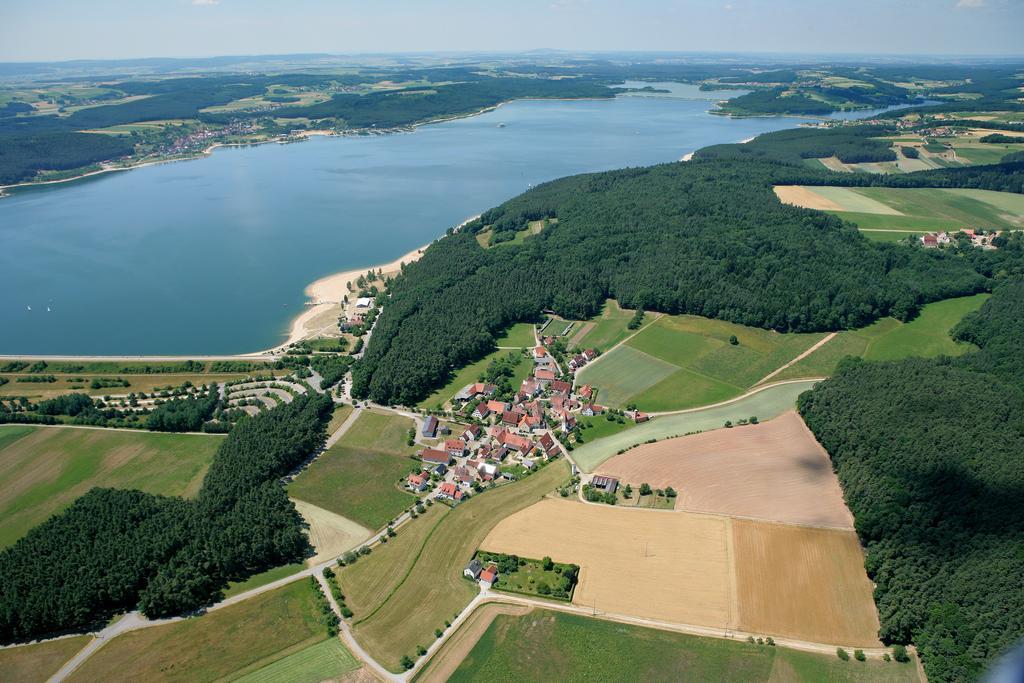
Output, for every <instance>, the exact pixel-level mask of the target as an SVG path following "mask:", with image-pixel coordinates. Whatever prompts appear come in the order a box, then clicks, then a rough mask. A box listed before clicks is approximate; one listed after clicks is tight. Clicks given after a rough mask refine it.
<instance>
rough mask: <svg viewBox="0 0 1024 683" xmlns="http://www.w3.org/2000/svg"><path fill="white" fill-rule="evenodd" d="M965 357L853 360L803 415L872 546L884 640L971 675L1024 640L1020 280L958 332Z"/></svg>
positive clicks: (937, 670)
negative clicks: (967, 349)
mask: <svg viewBox="0 0 1024 683" xmlns="http://www.w3.org/2000/svg"><path fill="white" fill-rule="evenodd" d="M953 334H954V336H955V337H956V338H958V339H960V340H964V341H971V342H973V343H975V344H977V345H978V346H979V347H980V350H979V351H977V352H974V353H969V354H967V355H965V356H962V357H960V358H957V359H950V358H938V359H929V360H923V359H911V360H905V361H898V362H890V363H866V362H859V361H853V360H848V361H845V362H844V363H842V364H841V368H840V371H839V372H838V373H837V374H836V375H835V376H834V377H833V378H831V379H828V380H826V381H824V382H822V383H821V384H819V385H817V386H816V387H815V388H814V389H813V390H812V391H810V392H807V393H805V394H803V395H802V396H801V397H800V400H799V409H800V413H801V415H803V417H804V420H805V421H806V422H807V425H808V426H809V427H810V428H811V430H812V431H813V432H814V434H815V437H816V438H817V439H818V440H819V441H820V442H821V444H822V445H823V446H824V447H825V449H826V450H827V451H828V453H829V455H830V456H831V458H832V463H833V467H834V468H835V470H836V473H837V474H838V476H839V481H840V483H841V484H842V487H843V492H844V497H845V499H846V503H847V505H849V507H850V510H851V511H852V512H853V514H854V517H855V520H856V528H857V533H858V535H859V536H860V539H861V542H862V543H863V544H864V546H865V548H866V551H867V560H866V568H867V571H868V575H869V576H870V577H871V579H872V581H874V582H875V584H876V585H877V587H876V589H875V600H876V602H877V604H878V611H879V617H880V620H881V636H882V639H883V640H885V641H886V642H896V643H911V642H913V643H914V644H916V646H917V648H918V650H919V652H920V653H921V658H922V660H923V662H924V667H925V671H926V673H927V675H928V678H929V680H931V681H938V682H945V681H973V680H977V679H978V678H979V677H980V676H981V674H982V672H983V671H984V670H985V668H986V666H987V665H988V664H989V663H990V662H991V661H992V660H993V658H995V657H996V656H998V655H999V654H1001V653H1002V652H1003V651H1004V650H1006V649H1007V648H1008V647H1010V646H1011V645H1012V644H1013V643H1014V642H1015V641H1016V640H1017V639H1019V638H1021V637H1022V636H1024V590H1021V587H1022V585H1024V505H1021V501H1022V500H1024V392H1022V390H1021V387H1022V386H1024V361H1022V360H1021V355H1020V353H1019V347H1020V341H1021V339H1024V281H1021V280H1011V281H1009V282H1005V283H1004V284H1001V285H1000V286H999V287H997V288H996V289H995V290H994V292H993V295H992V298H991V299H989V300H988V301H987V302H986V303H985V304H984V305H983V306H982V307H981V309H980V310H979V311H977V312H976V313H973V314H971V315H969V316H967V317H966V318H965V319H964V320H963V321H962V322H961V323H960V324H959V325H958V326H957V327H956V328H955V330H954V333H953Z"/></svg>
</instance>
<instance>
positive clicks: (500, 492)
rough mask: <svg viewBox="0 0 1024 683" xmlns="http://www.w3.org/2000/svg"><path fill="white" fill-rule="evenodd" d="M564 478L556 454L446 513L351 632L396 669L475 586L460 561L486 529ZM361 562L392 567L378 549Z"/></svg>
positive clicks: (384, 568)
mask: <svg viewBox="0 0 1024 683" xmlns="http://www.w3.org/2000/svg"><path fill="white" fill-rule="evenodd" d="M568 478H569V467H568V465H567V464H566V463H565V461H563V460H558V461H555V462H553V463H551V464H550V465H548V466H546V467H544V468H542V469H540V470H539V471H538V472H536V473H535V474H532V475H530V476H529V477H526V478H525V479H522V480H520V481H518V482H516V483H514V484H510V485H507V486H502V487H499V488H497V489H495V490H493V491H487V492H485V493H482V494H479V495H476V496H474V497H472V498H471V499H470V500H468V501H466V502H463V503H461V504H460V505H458V506H457V507H456V508H455V509H454V510H452V511H451V512H449V513H447V514H445V515H444V516H443V517H442V518H441V519H440V520H439V521H438V522H437V524H436V526H435V528H434V529H433V530H432V531H431V532H430V535H429V537H428V538H427V539H426V540H425V542H424V544H423V545H422V548H421V550H420V551H419V552H418V554H417V555H416V556H415V557H414V559H413V564H412V566H411V567H410V569H409V570H408V572H407V573H406V574H405V575H404V576H402V577H401V580H400V582H399V583H398V584H397V586H396V587H395V588H394V589H393V590H392V591H391V592H389V593H388V594H387V597H386V598H385V600H384V602H383V603H382V604H381V605H379V606H377V607H375V608H374V611H373V612H372V613H371V615H369V616H367V617H364V618H363V619H362V620H357V621H356V623H355V626H354V633H355V636H356V638H358V640H359V643H360V644H361V645H362V646H363V647H364V648H366V650H367V652H369V653H370V655H371V656H373V657H374V658H375V659H377V661H379V662H381V664H383V665H384V666H386V667H388V668H390V669H391V670H393V671H398V670H399V669H400V664H399V661H400V659H401V657H402V656H403V655H409V656H413V655H414V654H415V649H416V646H417V645H423V646H424V647H425V646H427V645H429V644H430V643H431V642H432V639H433V638H434V629H436V628H439V627H443V625H444V621H445V619H449V620H450V619H452V618H453V616H454V615H455V614H456V613H457V612H458V611H460V610H462V609H463V608H464V607H465V606H466V604H467V603H469V601H470V600H471V599H472V598H473V595H474V594H475V593H476V592H477V588H476V586H475V585H473V584H472V583H470V582H469V581H467V580H466V579H465V578H463V576H462V567H463V565H465V563H466V562H468V561H469V559H470V558H471V557H472V556H473V553H474V552H475V551H476V549H477V548H478V547H480V545H481V543H482V541H483V539H484V537H485V536H486V535H487V533H488V532H489V531H490V530H491V529H492V528H494V526H495V525H496V524H498V522H499V521H500V520H501V519H503V518H504V517H506V516H507V515H510V514H514V513H516V512H518V511H520V510H522V509H524V508H526V507H527V506H529V505H531V504H532V503H535V502H536V501H538V500H539V499H540V498H541V497H542V496H544V495H545V494H547V493H550V492H551V491H553V490H554V489H555V488H556V487H557V486H559V485H561V484H563V483H564V482H565V481H567V480H568ZM435 507H436V505H435ZM414 524H415V522H414ZM388 545H390V543H389V544H388ZM362 563H365V564H366V565H372V566H373V567H374V568H375V569H376V571H380V572H392V571H395V569H394V568H393V567H391V566H389V565H385V564H383V563H381V562H379V561H377V553H376V552H374V553H373V554H372V555H369V556H368V557H364V558H363V559H361V560H359V562H358V563H357V564H356V566H357V567H358V566H359V564H362ZM341 581H342V583H341V585H342V588H343V590H345V591H346V595H351V596H352V598H353V601H354V602H353V604H357V602H358V600H361V598H359V599H357V596H356V595H355V586H354V585H351V584H346V583H345V582H344V575H342V576H341ZM353 609H355V608H354V607H353Z"/></svg>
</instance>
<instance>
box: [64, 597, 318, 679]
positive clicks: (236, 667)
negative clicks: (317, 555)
mask: <svg viewBox="0 0 1024 683" xmlns="http://www.w3.org/2000/svg"><path fill="white" fill-rule="evenodd" d="M326 638H327V631H326V628H325V627H324V625H323V624H322V623H320V615H319V612H318V609H317V606H316V602H315V599H314V594H313V590H312V588H311V586H310V584H309V580H308V579H305V580H302V581H296V582H294V583H290V584H288V585H287V586H284V587H282V588H279V589H277V590H274V591H271V592H269V593H265V594H263V595H260V596H258V597H255V598H252V599H250V600H245V601H243V602H240V603H238V604H236V605H231V606H230V607H225V608H223V609H219V610H215V611H213V612H210V613H208V614H205V615H203V616H201V617H196V618H192V619H186V620H184V621H178V622H174V623H171V624H166V625H163V626H153V627H150V628H146V629H141V630H138V631H129V632H127V633H124V634H122V635H119V636H117V637H116V638H114V639H113V640H111V641H110V642H109V643H107V644H106V645H104V646H103V647H102V648H100V649H99V650H97V651H96V653H95V654H93V655H92V657H90V658H89V659H87V660H86V661H85V663H84V664H83V665H82V666H81V668H79V669H77V670H76V671H75V672H74V673H73V674H72V675H71V676H70V678H69V680H71V681H151V680H178V681H212V680H216V679H219V678H224V677H233V676H237V675H244V674H246V673H249V672H250V671H257V670H259V669H262V668H263V667H265V666H267V665H269V664H271V663H272V662H275V661H277V660H279V659H283V658H284V657H287V656H288V655H290V654H292V653H294V652H298V651H301V650H304V649H305V648H307V647H309V646H310V645H314V644H316V643H319V642H321V641H323V640H325V639H326Z"/></svg>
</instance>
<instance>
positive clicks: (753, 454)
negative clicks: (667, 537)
mask: <svg viewBox="0 0 1024 683" xmlns="http://www.w3.org/2000/svg"><path fill="white" fill-rule="evenodd" d="M598 473H599V474H605V475H609V476H612V477H617V478H618V479H620V480H621V481H623V482H629V483H631V484H633V486H634V487H636V485H637V484H640V483H643V482H647V483H648V484H650V485H651V486H654V487H657V488H665V487H667V486H671V487H672V488H674V489H676V491H678V492H679V500H678V502H677V503H676V509H679V510H685V511H691V512H710V513H715V514H722V515H733V516H737V517H749V518H754V519H764V520H770V521H777V522H787V523H790V524H806V525H811V526H824V527H838V528H843V529H852V528H853V516H852V515H851V514H850V511H849V510H848V509H847V507H846V503H845V502H844V501H843V493H842V490H841V489H840V487H839V482H838V480H837V479H836V476H835V474H834V473H833V472H832V464H831V462H830V461H829V458H828V454H827V453H826V452H825V450H824V449H823V448H822V447H821V446H820V445H819V444H818V442H817V441H816V440H815V439H814V435H813V434H811V431H810V430H809V429H807V426H806V425H805V424H804V423H803V420H801V419H800V416H799V415H798V414H797V413H796V412H793V411H790V412H788V413H784V414H782V415H780V416H779V417H777V418H775V419H774V420H769V421H768V422H763V423H761V424H757V425H747V426H743V427H736V428H734V429H716V430H714V431H711V432H705V433H703V434H694V435H691V436H683V437H679V438H676V439H666V440H665V441H659V442H657V443H653V444H645V445H642V446H639V447H637V448H634V449H632V450H629V451H627V452H625V453H623V454H621V455H616V456H615V457H613V458H611V459H609V460H607V461H606V462H605V463H604V464H602V465H601V466H600V467H599V468H598Z"/></svg>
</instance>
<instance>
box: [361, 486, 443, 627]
mask: <svg viewBox="0 0 1024 683" xmlns="http://www.w3.org/2000/svg"><path fill="white" fill-rule="evenodd" d="M439 505H443V504H441V503H439ZM443 507H445V508H446V509H447V512H445V513H444V514H443V515H441V519H439V520H437V522H436V523H435V524H434V528H432V529H431V530H430V533H428V534H427V535H426V536H425V537H424V539H423V543H422V544H421V545H420V549H419V550H418V551H416V557H414V558H412V563H411V564H410V565H409V568H408V569H407V570H406V572H405V575H404V576H402V580H401V581H399V582H398V583H397V584H395V587H394V588H392V589H391V590H390V591H388V594H387V595H385V596H384V599H383V600H381V602H380V604H379V605H377V606H376V607H374V608H373V611H371V612H370V613H369V614H367V615H366V616H365V617H362V618H361V619H358V620H357V621H354V622H352V625H353V626H358V625H359V624H362V623H363V622H365V621H367V620H369V619H370V618H372V617H373V615H374V614H376V613H377V612H379V611H380V610H381V608H382V607H384V605H386V604H388V601H389V600H391V598H392V597H394V595H395V593H396V592H397V591H398V589H399V588H401V587H402V585H403V584H405V582H406V581H407V580H408V579H409V574H412V570H413V569H415V568H416V563H417V562H419V561H420V556H422V555H423V549H424V548H426V547H427V543H429V542H430V537H431V536H433V535H434V532H435V531H437V527H439V526H441V522H442V521H443V520H444V519H445V517H447V516H448V514H449V513H450V512H452V510H451V508H448V506H446V505H444V506H443Z"/></svg>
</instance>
